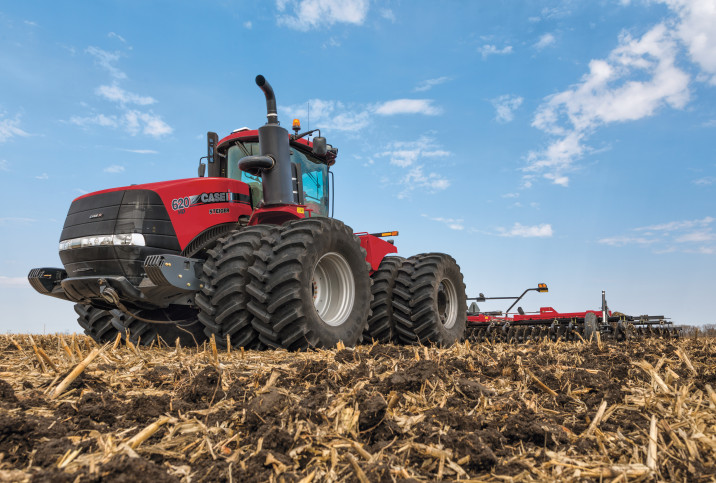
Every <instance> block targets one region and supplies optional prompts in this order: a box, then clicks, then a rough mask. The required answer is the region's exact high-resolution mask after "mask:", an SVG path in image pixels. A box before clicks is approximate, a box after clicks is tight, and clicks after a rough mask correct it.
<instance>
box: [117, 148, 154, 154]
mask: <svg viewBox="0 0 716 483" xmlns="http://www.w3.org/2000/svg"><path fill="white" fill-rule="evenodd" d="M120 151H126V152H128V153H134V154H159V151H155V150H154V149H120Z"/></svg>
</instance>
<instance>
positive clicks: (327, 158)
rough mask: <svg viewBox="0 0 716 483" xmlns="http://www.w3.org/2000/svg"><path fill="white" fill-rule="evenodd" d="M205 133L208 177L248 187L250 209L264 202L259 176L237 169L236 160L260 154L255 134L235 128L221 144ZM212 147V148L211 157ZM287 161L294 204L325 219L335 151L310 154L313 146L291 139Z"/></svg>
mask: <svg viewBox="0 0 716 483" xmlns="http://www.w3.org/2000/svg"><path fill="white" fill-rule="evenodd" d="M213 136H215V135H214V133H209V136H208V139H209V153H210V156H209V157H208V163H209V166H208V167H209V176H215V177H225V178H231V179H235V180H238V181H242V182H244V183H246V184H248V185H249V188H250V190H251V205H252V207H253V208H254V209H256V208H258V207H259V206H261V205H262V204H263V202H264V199H263V188H262V183H261V173H249V172H247V171H242V170H241V169H239V161H240V160H241V159H242V158H245V157H247V156H258V155H259V154H260V149H259V140H258V131H256V130H249V129H246V128H243V129H238V130H236V131H234V132H233V133H231V134H230V135H229V136H227V137H225V138H224V139H222V140H221V141H216V138H214V137H213ZM212 144H213V145H215V146H216V149H215V154H214V155H213V156H212V154H213V153H212ZM289 144H290V159H291V166H292V174H293V176H292V178H293V192H294V201H295V203H296V204H299V205H305V206H306V209H307V210H309V211H310V213H311V215H310V216H329V201H330V181H329V174H330V166H332V165H333V164H334V163H335V159H336V152H337V150H336V149H333V148H330V149H328V150H327V152H326V154H325V155H323V156H321V155H320V153H316V152H314V149H313V143H311V142H310V141H307V140H305V139H302V138H296V137H295V136H291V139H290V142H289Z"/></svg>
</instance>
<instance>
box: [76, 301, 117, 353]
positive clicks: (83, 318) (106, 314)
mask: <svg viewBox="0 0 716 483" xmlns="http://www.w3.org/2000/svg"><path fill="white" fill-rule="evenodd" d="M75 312H77V315H78V317H77V322H78V323H79V324H80V326H81V327H82V328H83V329H84V331H85V334H87V335H88V336H90V337H92V339H94V341H95V342H97V343H100V344H103V343H105V342H109V341H111V340H114V339H115V338H116V337H117V332H118V331H117V329H116V328H115V327H114V325H112V318H113V317H114V314H113V313H112V312H110V311H109V310H102V309H98V308H96V307H92V306H91V305H84V304H75Z"/></svg>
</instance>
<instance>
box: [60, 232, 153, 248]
mask: <svg viewBox="0 0 716 483" xmlns="http://www.w3.org/2000/svg"><path fill="white" fill-rule="evenodd" d="M112 245H119V246H134V247H143V246H146V243H145V242H144V235H142V234H141V233H122V234H119V235H94V236H83V237H79V238H72V239H70V240H62V241H60V247H59V250H60V251H61V252H62V251H65V250H74V249H75V248H88V247H101V246H112Z"/></svg>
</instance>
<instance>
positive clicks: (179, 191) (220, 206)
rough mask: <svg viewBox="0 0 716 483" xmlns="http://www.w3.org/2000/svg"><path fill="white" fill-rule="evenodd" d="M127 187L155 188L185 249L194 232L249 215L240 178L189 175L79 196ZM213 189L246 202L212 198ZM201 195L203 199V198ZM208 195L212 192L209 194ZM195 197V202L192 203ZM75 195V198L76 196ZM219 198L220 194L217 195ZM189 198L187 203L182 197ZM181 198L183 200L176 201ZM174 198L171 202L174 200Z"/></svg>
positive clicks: (215, 191) (133, 188) (130, 188)
mask: <svg viewBox="0 0 716 483" xmlns="http://www.w3.org/2000/svg"><path fill="white" fill-rule="evenodd" d="M126 190H150V191H154V192H156V193H157V194H158V195H159V197H160V198H161V199H162V202H163V203H164V207H165V208H166V210H167V213H169V219H170V220H171V222H172V225H173V226H174V231H175V232H176V235H177V239H178V240H179V246H180V247H181V248H182V249H184V247H186V246H187V245H188V244H189V242H190V241H192V240H193V239H194V237H195V236H196V235H198V234H199V233H201V232H202V231H204V230H206V229H207V228H210V227H212V226H215V225H220V224H222V223H231V222H236V221H238V219H239V216H242V215H248V216H251V211H252V210H251V204H250V203H249V186H248V185H247V184H246V183H242V182H241V181H236V180H233V179H227V178H189V179H180V180H174V181H163V182H159V183H147V184H138V185H132V186H123V187H121V188H111V189H107V190H102V191H96V192H94V193H88V194H86V195H83V196H80V197H79V198H84V197H86V196H92V195H96V194H99V193H107V192H111V191H126ZM214 193H220V194H223V193H226V194H227V198H228V197H229V195H231V197H233V195H242V196H241V198H243V199H245V200H246V201H245V202H238V201H235V200H232V201H231V202H229V201H223V202H221V201H212V199H213V195H214ZM202 195H206V196H204V198H205V200H204V201H203V200H202ZM210 195H211V196H210ZM197 197H198V201H197V202H196V203H191V201H194V199H196V198H197ZM79 198H78V199H79ZM216 198H218V199H222V198H220V197H216ZM185 199H189V200H190V203H189V204H188V206H184V205H186V203H184V202H183V200H185ZM178 200H182V201H178ZM173 201H174V203H173Z"/></svg>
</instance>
